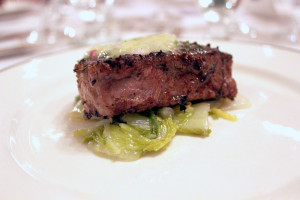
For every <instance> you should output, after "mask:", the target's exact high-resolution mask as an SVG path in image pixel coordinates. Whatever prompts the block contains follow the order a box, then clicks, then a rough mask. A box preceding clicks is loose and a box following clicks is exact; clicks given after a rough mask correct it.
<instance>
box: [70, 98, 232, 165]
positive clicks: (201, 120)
mask: <svg viewBox="0 0 300 200" xmlns="http://www.w3.org/2000/svg"><path fill="white" fill-rule="evenodd" d="M82 112H83V106H82V104H81V102H80V101H79V102H77V104H76V105H75V107H74V109H73V111H72V113H71V116H72V118H73V119H82ZM209 114H210V115H211V116H214V117H222V118H225V119H228V120H232V121H233V119H234V117H233V116H232V115H230V114H228V113H226V112H224V111H222V110H220V109H216V108H210V104H209V103H198V104H193V105H191V104H187V105H186V107H185V110H180V106H175V107H174V108H171V107H166V108H160V109H157V110H155V111H153V110H149V111H145V112H142V113H133V114H125V115H121V116H117V117H115V118H114V119H113V121H112V123H107V121H106V122H105V123H102V124H101V123H100V124H101V125H98V126H95V127H93V128H85V129H77V130H75V131H74V136H75V137H78V138H82V141H83V143H87V144H88V147H89V148H90V149H91V150H92V151H94V152H95V153H100V154H107V155H110V156H113V157H117V158H120V159H124V160H136V159H138V158H140V157H141V156H142V155H143V154H144V153H146V152H149V151H159V150H160V149H162V148H164V147H166V145H167V144H168V143H169V142H170V141H171V139H172V138H173V137H174V135H175V133H178V134H197V135H200V136H208V135H209V134H210V132H211V130H210V129H209V126H208V116H209ZM98 120H99V119H98ZM102 121H105V120H102ZM97 123H99V121H98V122H97Z"/></svg>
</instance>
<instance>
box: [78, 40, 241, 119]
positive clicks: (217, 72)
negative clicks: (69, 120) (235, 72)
mask: <svg viewBox="0 0 300 200" xmlns="http://www.w3.org/2000/svg"><path fill="white" fill-rule="evenodd" d="M231 65H232V56H231V55H230V54H227V53H223V52H221V51H219V49H218V48H211V47H210V45H207V46H201V45H198V44H197V43H192V44H187V43H183V42H180V43H179V44H178V46H177V50H176V51H175V52H162V51H160V52H152V53H150V54H147V55H139V54H130V55H129V54H127V55H121V56H119V57H117V58H114V59H113V58H106V57H99V58H90V57H89V58H84V59H82V60H81V61H79V63H78V64H76V65H75V69H74V71H75V72H76V76H77V83H78V89H79V93H80V98H81V101H82V103H83V106H84V112H85V117H86V118H90V117H91V116H93V115H95V116H105V117H108V118H111V117H113V116H115V115H120V114H124V113H132V112H141V111H144V110H147V109H151V108H154V107H166V106H174V105H176V104H182V103H183V102H182V99H184V100H186V101H195V100H210V99H218V98H221V97H227V98H230V99H233V98H234V97H235V96H236V94H237V87H236V83H235V81H234V79H233V78H232V75H231Z"/></svg>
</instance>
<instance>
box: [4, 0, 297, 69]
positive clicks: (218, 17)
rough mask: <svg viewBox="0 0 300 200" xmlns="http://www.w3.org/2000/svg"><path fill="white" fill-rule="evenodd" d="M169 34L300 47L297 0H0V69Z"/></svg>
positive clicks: (184, 37)
mask: <svg viewBox="0 0 300 200" xmlns="http://www.w3.org/2000/svg"><path fill="white" fill-rule="evenodd" d="M162 32H167V33H174V34H176V35H177V36H178V37H179V38H181V39H183V40H187V39H188V40H191V41H193V40H197V41H199V42H200V43H201V41H211V40H228V41H234V42H253V43H262V44H268V45H275V46H281V47H284V48H290V49H294V50H299V51H300V0H143V1H141V0H0V70H3V69H5V68H7V67H9V66H11V65H13V64H16V63H19V62H22V61H24V60H27V59H29V58H34V57H37V56H40V55H44V54H48V53H53V52H61V51H66V50H69V49H74V48H76V47H80V46H93V45H95V44H99V43H103V42H114V41H118V40H122V39H125V38H129V37H135V36H142V35H149V34H155V33H162Z"/></svg>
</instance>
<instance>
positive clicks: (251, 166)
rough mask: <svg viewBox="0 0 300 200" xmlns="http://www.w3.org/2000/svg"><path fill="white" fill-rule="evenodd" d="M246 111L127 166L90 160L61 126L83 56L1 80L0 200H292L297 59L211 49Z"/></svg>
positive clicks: (298, 154)
mask: <svg viewBox="0 0 300 200" xmlns="http://www.w3.org/2000/svg"><path fill="white" fill-rule="evenodd" d="M219 46H220V49H221V50H223V51H228V52H230V53H232V54H233V56H234V65H233V68H234V69H233V70H234V77H235V79H236V81H237V83H238V88H239V92H240V93H242V94H243V95H245V96H246V97H247V98H248V99H249V100H250V101H251V103H252V107H251V108H249V109H245V110H239V111H235V112H234V113H235V114H237V115H238V117H239V120H238V122H236V123H232V122H228V121H224V120H218V121H214V122H213V124H212V126H211V128H212V133H211V136H209V137H208V138H200V137H192V136H176V137H175V138H174V140H173V141H172V142H171V144H170V145H169V146H168V148H167V150H165V151H162V152H160V153H156V154H150V155H148V156H145V157H143V158H141V159H140V160H137V161H134V162H121V161H113V160H110V159H108V158H102V157H99V156H96V155H94V154H93V153H91V152H90V151H89V150H87V148H86V146H85V145H82V144H80V143H79V142H78V141H77V140H75V139H74V138H73V137H72V130H73V129H74V127H75V125H74V124H72V123H71V121H70V120H69V118H68V112H69V111H70V109H71V107H72V104H73V101H74V97H75V96H76V94H77V88H76V79H75V74H74V73H73V72H72V69H73V66H74V64H75V62H76V60H78V59H80V58H81V56H82V52H83V50H75V51H70V52H66V53H61V54H58V55H53V56H48V57H44V58H38V59H34V60H32V61H30V62H27V63H24V64H22V65H20V66H17V67H13V68H11V69H8V70H5V71H3V72H2V73H0V91H1V98H0V105H1V112H0V117H1V118H0V119H1V125H0V126H1V128H0V132H1V134H0V150H1V151H0V177H1V179H0V199H252V198H253V199H268V198H269V199H300V117H299V116H300V106H299V105H300V104H299V102H300V92H299V91H300V89H299V88H300V82H299V74H300V65H299V63H300V54H298V53H296V52H290V51H286V50H280V49H276V48H273V47H269V46H254V45H246V44H233V43H231V44H230V43H223V42H222V43H219Z"/></svg>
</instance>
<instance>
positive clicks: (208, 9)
mask: <svg viewBox="0 0 300 200" xmlns="http://www.w3.org/2000/svg"><path fill="white" fill-rule="evenodd" d="M197 3H198V6H199V7H200V10H201V11H202V14H203V18H204V19H205V21H206V23H207V25H208V26H207V28H206V31H207V33H206V35H207V36H208V37H212V38H220V39H226V38H228V37H229V35H230V32H231V31H232V29H233V28H234V24H233V20H232V14H233V11H234V10H235V9H236V8H237V7H238V5H239V3H240V0H197Z"/></svg>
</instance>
